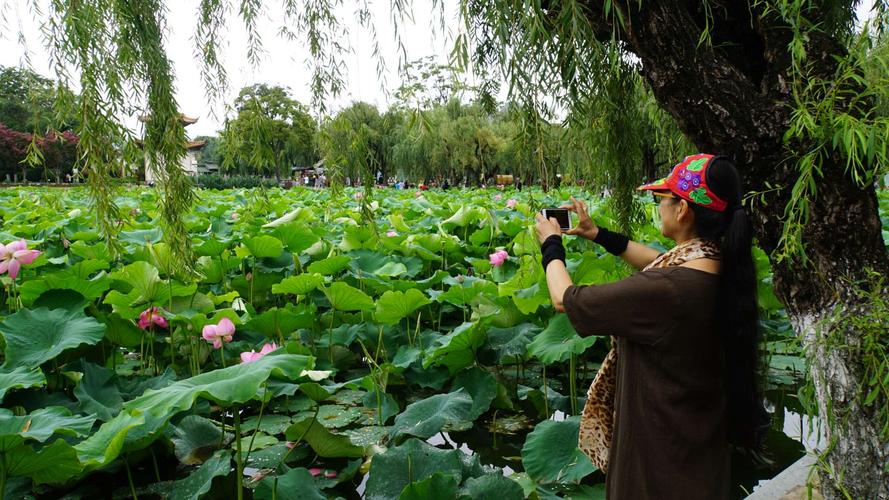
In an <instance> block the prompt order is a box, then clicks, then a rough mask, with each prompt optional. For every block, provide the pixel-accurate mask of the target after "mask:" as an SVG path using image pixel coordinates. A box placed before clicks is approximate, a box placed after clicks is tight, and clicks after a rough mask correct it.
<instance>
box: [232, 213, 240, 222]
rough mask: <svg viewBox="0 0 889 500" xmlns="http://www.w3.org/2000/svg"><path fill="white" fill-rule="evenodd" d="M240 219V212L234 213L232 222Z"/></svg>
mask: <svg viewBox="0 0 889 500" xmlns="http://www.w3.org/2000/svg"><path fill="white" fill-rule="evenodd" d="M238 217H240V216H239V215H238V212H232V220H238Z"/></svg>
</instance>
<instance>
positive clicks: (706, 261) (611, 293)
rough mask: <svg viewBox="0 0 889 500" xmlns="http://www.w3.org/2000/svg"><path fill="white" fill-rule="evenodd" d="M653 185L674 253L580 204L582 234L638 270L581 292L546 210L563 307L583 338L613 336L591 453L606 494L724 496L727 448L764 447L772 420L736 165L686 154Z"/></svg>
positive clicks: (549, 274) (590, 417)
mask: <svg viewBox="0 0 889 500" xmlns="http://www.w3.org/2000/svg"><path fill="white" fill-rule="evenodd" d="M639 189H640V190H646V191H650V192H651V194H652V195H653V198H654V201H655V203H657V204H658V212H659V214H660V219H661V223H662V227H661V232H662V234H663V235H664V236H666V237H667V238H670V239H672V240H673V241H675V242H676V246H675V247H674V248H673V249H672V250H670V251H668V252H666V253H663V254H660V253H659V252H658V251H656V250H654V249H652V248H649V247H647V246H645V245H642V244H639V243H636V242H633V241H629V239H628V238H627V237H626V236H624V235H621V234H618V233H614V232H611V231H608V230H607V229H605V228H602V227H597V226H596V224H595V223H594V222H593V221H592V220H591V219H590V217H589V214H588V213H587V207H586V205H585V204H584V203H583V202H581V201H577V200H574V199H573V198H572V205H569V206H567V207H565V208H568V209H569V210H571V211H574V212H576V213H577V216H578V223H577V225H576V227H574V228H573V229H571V230H568V231H566V232H565V234H570V235H577V236H580V237H583V238H587V239H589V240H592V241H595V242H596V243H599V244H600V245H602V246H603V247H604V248H605V250H607V251H608V252H610V253H612V254H614V255H619V256H620V257H621V258H622V259H624V260H625V261H626V262H627V263H629V264H630V265H632V266H633V267H635V268H637V269H640V270H641V271H640V272H637V273H635V274H634V275H632V276H631V277H629V278H627V279H624V280H621V281H617V282H614V283H609V284H605V285H597V286H574V285H573V283H572V281H571V277H570V276H569V275H568V271H567V269H566V267H565V250H564V247H563V246H562V236H561V233H562V231H561V230H560V228H559V224H558V222H556V221H555V219H550V220H547V219H545V218H544V217H543V215H540V214H538V216H537V227H536V229H537V235H538V239H539V240H540V242H541V252H542V255H543V259H542V260H543V266H544V269H545V271H546V281H547V285H548V286H549V292H550V297H551V299H552V302H553V305H554V306H555V308H556V310H557V311H564V312H565V313H567V314H568V318H569V319H570V320H571V323H572V325H574V328H575V329H576V330H577V332H578V333H579V334H580V335H582V336H588V335H611V336H613V345H614V348H613V349H612V351H611V352H610V353H609V354H608V356H607V357H606V359H605V361H604V362H603V364H602V367H601V368H600V370H599V373H598V374H597V375H596V379H595V380H594V382H593V385H592V386H591V387H590V391H589V394H588V398H587V404H586V406H585V407H584V411H583V417H582V422H581V432H580V439H579V441H580V447H581V449H583V450H584V452H586V453H587V455H589V456H590V458H591V459H592V460H593V463H594V464H596V465H597V466H598V467H599V468H600V469H602V470H603V471H605V472H606V477H607V485H606V488H607V489H606V491H607V497H608V498H609V499H633V500H638V499H646V498H657V499H662V498H681V499H692V498H706V499H717V498H727V497H728V495H729V483H730V471H729V442H732V443H735V444H737V445H739V446H743V447H755V446H756V445H757V444H758V443H757V441H758V437H757V429H758V428H760V427H762V425H763V418H764V415H763V411H764V410H763V409H762V401H761V398H760V396H759V388H758V380H757V371H758V368H759V356H758V342H759V333H758V318H757V302H756V270H755V267H754V264H753V256H752V251H751V230H750V222H749V221H748V218H747V214H746V212H745V211H744V208H743V206H742V205H741V196H742V193H743V191H742V189H741V183H740V178H739V176H738V172H737V170H736V169H735V167H734V165H733V164H732V163H731V161H729V160H728V159H726V158H724V157H718V156H713V155H706V154H698V155H693V156H689V157H686V158H685V159H684V160H683V161H682V162H681V163H679V164H678V165H676V166H675V167H674V168H673V170H672V172H671V173H670V175H669V176H668V177H666V178H664V179H660V180H658V181H656V182H653V183H651V184H646V185H644V186H642V187H640V188H639Z"/></svg>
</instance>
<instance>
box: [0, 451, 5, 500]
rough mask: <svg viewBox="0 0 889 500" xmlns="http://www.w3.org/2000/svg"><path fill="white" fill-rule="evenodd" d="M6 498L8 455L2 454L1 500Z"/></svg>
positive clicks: (0, 475) (0, 458) (0, 473)
mask: <svg viewBox="0 0 889 500" xmlns="http://www.w3.org/2000/svg"><path fill="white" fill-rule="evenodd" d="M5 498H6V454H5V453H0V500H4V499H5Z"/></svg>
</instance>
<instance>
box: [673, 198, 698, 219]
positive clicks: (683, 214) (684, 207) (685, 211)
mask: <svg viewBox="0 0 889 500" xmlns="http://www.w3.org/2000/svg"><path fill="white" fill-rule="evenodd" d="M693 216H694V215H693V212H692V211H691V207H690V206H688V201H686V200H684V199H680V200H679V203H677V204H676V221H677V222H685V221H686V220H689V218H690V217H693Z"/></svg>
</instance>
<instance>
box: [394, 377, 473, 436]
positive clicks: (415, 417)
mask: <svg viewBox="0 0 889 500" xmlns="http://www.w3.org/2000/svg"><path fill="white" fill-rule="evenodd" d="M468 421H472V397H471V396H470V395H469V393H467V392H466V391H465V390H463V389H460V390H458V391H455V392H451V393H449V394H436V395H434V396H430V397H428V398H426V399H422V400H420V401H417V402H415V403H411V404H410V405H408V407H407V408H405V410H404V412H402V413H401V414H400V415H398V416H397V417H395V424H394V425H393V426H392V431H391V432H390V434H391V436H392V437H393V438H395V437H398V436H401V435H411V436H417V437H420V438H423V439H426V438H428V437H430V436H432V435H434V434H436V433H438V432H440V431H441V430H442V429H443V428H444V427H445V426H447V425H457V424H462V423H464V422H468Z"/></svg>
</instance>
